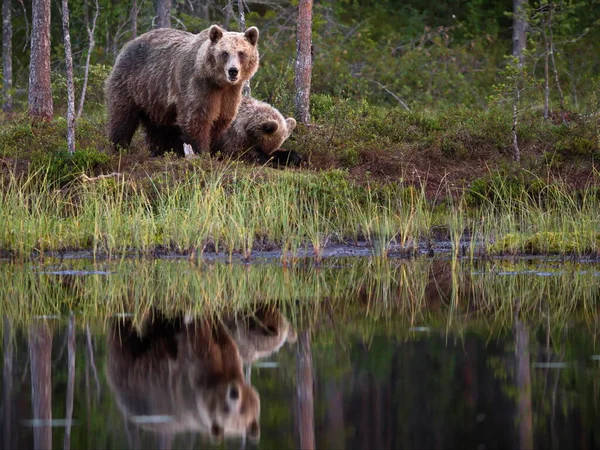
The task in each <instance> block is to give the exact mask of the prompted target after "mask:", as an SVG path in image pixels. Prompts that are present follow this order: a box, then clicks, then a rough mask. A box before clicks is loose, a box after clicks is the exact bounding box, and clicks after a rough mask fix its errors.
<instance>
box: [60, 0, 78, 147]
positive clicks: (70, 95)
mask: <svg viewBox="0 0 600 450" xmlns="http://www.w3.org/2000/svg"><path fill="white" fill-rule="evenodd" d="M62 26H63V38H64V40H65V66H66V69H67V147H68V149H69V153H71V154H73V153H74V152H75V86H74V85H73V54H72V52H71V34H70V33H69V0H62Z"/></svg>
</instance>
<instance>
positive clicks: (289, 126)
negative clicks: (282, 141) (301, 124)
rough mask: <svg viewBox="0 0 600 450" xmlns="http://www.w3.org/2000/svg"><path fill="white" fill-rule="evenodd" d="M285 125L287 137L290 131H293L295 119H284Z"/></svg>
mask: <svg viewBox="0 0 600 450" xmlns="http://www.w3.org/2000/svg"><path fill="white" fill-rule="evenodd" d="M285 123H286V124H287V130H288V136H289V135H290V134H292V131H294V128H296V119H294V118H293V117H288V118H287V119H285Z"/></svg>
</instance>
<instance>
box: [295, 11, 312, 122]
mask: <svg viewBox="0 0 600 450" xmlns="http://www.w3.org/2000/svg"><path fill="white" fill-rule="evenodd" d="M312 4H313V2H312V0H300V2H299V5H298V29H297V41H296V50H297V56H296V67H295V68H296V77H295V84H296V114H297V118H298V120H299V121H300V122H302V123H308V121H309V120H310V83H311V75H312Z"/></svg>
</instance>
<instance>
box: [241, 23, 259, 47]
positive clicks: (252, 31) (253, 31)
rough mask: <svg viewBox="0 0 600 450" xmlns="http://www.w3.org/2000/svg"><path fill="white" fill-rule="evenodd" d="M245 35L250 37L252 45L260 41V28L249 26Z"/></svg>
mask: <svg viewBox="0 0 600 450" xmlns="http://www.w3.org/2000/svg"><path fill="white" fill-rule="evenodd" d="M244 37H245V38H246V39H248V42H250V43H251V44H252V45H256V43H257V42H258V28H256V27H250V28H248V29H247V30H246V32H245V33H244Z"/></svg>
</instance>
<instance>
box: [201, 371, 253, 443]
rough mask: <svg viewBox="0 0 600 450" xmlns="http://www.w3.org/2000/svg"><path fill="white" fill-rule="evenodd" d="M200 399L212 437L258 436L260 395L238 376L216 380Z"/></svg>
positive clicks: (251, 437)
mask: <svg viewBox="0 0 600 450" xmlns="http://www.w3.org/2000/svg"><path fill="white" fill-rule="evenodd" d="M202 403H205V407H206V412H208V416H209V420H210V423H211V427H210V435H211V437H212V438H213V439H217V440H219V439H221V438H223V436H236V435H237V436H241V435H246V436H247V437H248V438H250V439H255V440H257V439H258V438H259V437H260V425H259V423H258V418H259V416H260V398H259V396H258V393H257V392H256V390H255V389H254V388H253V387H252V386H250V385H248V384H246V383H244V382H243V381H241V380H238V381H235V380H234V381H229V382H224V383H220V384H218V385H217V386H216V387H215V389H213V390H211V391H210V393H208V394H207V395H205V398H203V399H202ZM201 410H202V408H200V411H199V412H201V413H202V412H203V411H201Z"/></svg>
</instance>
